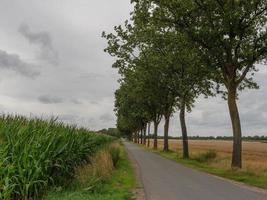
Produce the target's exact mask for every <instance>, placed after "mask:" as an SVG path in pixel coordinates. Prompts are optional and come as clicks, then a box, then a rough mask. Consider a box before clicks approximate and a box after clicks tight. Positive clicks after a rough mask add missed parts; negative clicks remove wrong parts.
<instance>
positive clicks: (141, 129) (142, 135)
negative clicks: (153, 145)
mask: <svg viewBox="0 0 267 200" xmlns="http://www.w3.org/2000/svg"><path fill="white" fill-rule="evenodd" d="M141 144H143V129H141Z"/></svg>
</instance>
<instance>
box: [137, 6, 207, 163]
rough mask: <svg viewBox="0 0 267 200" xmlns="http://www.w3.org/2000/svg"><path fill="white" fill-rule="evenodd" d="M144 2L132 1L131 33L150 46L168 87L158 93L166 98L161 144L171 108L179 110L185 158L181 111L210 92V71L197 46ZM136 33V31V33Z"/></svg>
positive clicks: (166, 145)
mask: <svg viewBox="0 0 267 200" xmlns="http://www.w3.org/2000/svg"><path fill="white" fill-rule="evenodd" d="M151 10H152V11H153V9H150V8H149V7H148V4H147V1H135V11H134V12H133V17H132V19H133V21H134V26H135V30H137V31H135V34H137V35H139V38H140V35H142V38H141V40H142V41H143V43H145V44H147V45H149V46H150V51H153V52H154V55H156V56H155V57H156V58H157V59H158V60H157V62H156V63H158V65H160V67H161V74H162V75H161V79H162V80H163V84H164V85H166V87H167V88H168V89H167V90H166V92H165V93H164V94H162V95H164V96H165V98H167V99H166V100H165V102H166V103H165V108H164V118H165V122H166V123H165V125H164V132H165V134H164V136H165V137H164V146H165V148H164V149H165V150H167V149H168V129H169V119H170V116H171V114H172V112H173V107H175V106H176V107H177V108H178V109H179V110H180V124H181V130H182V136H183V137H182V138H183V157H184V158H189V150H188V137H187V128H186V122H185V112H186V110H187V111H191V109H192V107H193V104H194V101H195V99H196V98H197V97H198V96H199V95H200V94H204V95H206V96H207V95H211V94H212V93H211V86H212V83H211V81H210V77H209V76H210V73H209V71H208V70H207V67H206V65H205V62H203V60H202V57H201V56H200V54H199V52H198V49H197V48H196V47H195V46H194V45H192V44H191V43H190V42H188V39H187V36H186V35H185V34H183V33H182V32H179V31H177V30H175V29H173V28H169V27H168V26H166V23H162V22H161V21H159V20H155V17H153V15H152V14H153V13H151ZM136 32H137V33H136Z"/></svg>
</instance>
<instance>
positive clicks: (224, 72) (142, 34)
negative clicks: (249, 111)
mask: <svg viewBox="0 0 267 200" xmlns="http://www.w3.org/2000/svg"><path fill="white" fill-rule="evenodd" d="M131 2H132V3H133V6H134V10H133V12H132V13H131V18H130V20H126V21H125V23H124V24H123V25H119V26H116V27H114V32H113V33H105V32H103V37H104V38H105V39H106V40H107V44H108V45H107V47H106V49H105V52H107V53H109V54H110V55H111V56H113V57H115V59H116V60H115V62H114V64H113V67H114V68H116V69H118V72H119V74H120V75H121V78H120V80H119V83H120V88H119V89H118V90H117V91H116V93H115V96H116V101H115V111H116V114H117V128H118V130H120V132H121V133H122V134H123V135H125V136H127V137H128V138H129V139H131V140H133V141H134V142H135V143H141V144H147V143H148V142H149V145H151V146H153V148H154V149H158V148H159V146H158V126H159V123H160V122H161V121H162V120H163V122H164V133H163V135H164V136H163V145H162V146H161V148H162V149H163V150H164V151H165V152H168V151H169V149H170V148H169V122H170V118H171V117H172V115H173V113H174V112H179V122H180V127H181V135H180V136H181V139H182V143H183V145H182V158H183V159H185V160H188V159H189V158H190V155H191V153H190V146H189V143H188V140H189V139H190V138H188V132H187V127H188V126H190V125H188V124H187V123H186V114H187V113H190V111H192V109H194V106H195V102H196V100H197V98H199V97H200V96H201V97H206V98H208V97H213V96H215V95H221V96H222V98H224V99H225V100H226V102H227V105H228V112H229V114H230V119H231V125H232V141H233V145H232V148H231V150H232V155H231V162H230V163H229V167H231V168H232V169H231V170H233V172H232V173H236V172H235V170H236V169H241V168H242V153H243V152H242V130H241V120H240V117H239V110H238V94H239V93H240V92H241V91H243V90H245V89H257V88H259V86H258V85H257V83H256V82H255V81H254V80H253V75H254V74H255V73H256V72H257V64H265V63H266V59H267V48H266V44H267V30H266V26H267V0H254V1H239V0H236V1H234V0H233V1H222V0H218V1H214V0H203V1H198V0H173V1H169V0H133V1H131ZM214 112H216V111H214ZM177 121H178V120H177ZM207 123H208V122H207ZM151 127H153V132H151ZM148 135H149V136H152V137H153V141H150V140H148ZM177 137H178V136H177ZM210 155H212V154H211V153H209V155H205V156H204V157H203V158H201V159H200V160H202V159H206V158H205V157H209V156H210ZM213 156H214V154H213ZM185 162H188V161H185Z"/></svg>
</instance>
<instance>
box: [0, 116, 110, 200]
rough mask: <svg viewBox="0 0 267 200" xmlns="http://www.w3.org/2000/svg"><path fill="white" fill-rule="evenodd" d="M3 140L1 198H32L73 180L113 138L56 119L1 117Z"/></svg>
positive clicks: (0, 165) (1, 152)
mask: <svg viewBox="0 0 267 200" xmlns="http://www.w3.org/2000/svg"><path fill="white" fill-rule="evenodd" d="M0 141H1V142H0V199H3V200H10V199H18V200H20V199H23V200H31V199H41V198H42V197H43V195H44V194H45V192H46V190H47V189H48V188H49V187H51V186H58V185H60V186H62V185H65V184H67V183H68V182H70V181H71V179H72V178H73V176H74V170H75V168H76V167H77V166H79V165H82V164H84V163H86V162H88V161H89V158H90V156H92V155H94V154H95V153H96V151H97V150H98V149H99V148H100V147H102V146H103V145H104V144H106V143H108V142H110V141H112V138H111V137H108V136H104V135H99V134H94V133H92V132H89V131H88V130H86V129H82V128H76V127H74V126H70V125H64V124H63V123H60V122H57V121H56V120H55V119H51V120H49V121H45V120H41V119H27V118H25V117H20V116H1V117H0Z"/></svg>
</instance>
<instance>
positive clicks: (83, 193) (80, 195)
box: [46, 145, 136, 200]
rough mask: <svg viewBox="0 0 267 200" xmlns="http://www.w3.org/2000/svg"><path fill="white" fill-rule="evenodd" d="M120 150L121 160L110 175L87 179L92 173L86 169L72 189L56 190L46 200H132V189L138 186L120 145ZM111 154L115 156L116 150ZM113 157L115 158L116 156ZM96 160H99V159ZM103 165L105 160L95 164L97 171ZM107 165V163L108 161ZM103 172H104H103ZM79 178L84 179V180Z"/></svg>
mask: <svg viewBox="0 0 267 200" xmlns="http://www.w3.org/2000/svg"><path fill="white" fill-rule="evenodd" d="M119 148H120V159H118V160H117V161H116V162H117V163H116V166H115V168H114V170H113V171H112V172H111V174H109V175H108V172H105V173H104V175H103V174H102V175H98V176H96V178H92V177H91V178H88V179H87V178H86V175H87V176H88V174H89V176H90V172H88V169H86V167H85V168H83V169H80V170H79V172H78V173H77V174H78V176H77V177H76V179H75V180H74V182H73V184H71V186H70V187H68V188H66V189H63V190H61V191H56V190H57V189H55V191H53V192H50V193H49V194H48V196H47V198H46V200H130V199H131V197H132V189H134V188H135V186H136V180H135V175H134V170H133V168H132V166H131V163H130V160H129V158H128V155H127V152H126V151H125V149H124V147H123V146H122V145H120V146H119ZM110 153H111V154H114V150H112V152H110ZM115 154H117V153H115ZM116 156H117V155H116ZM116 156H115V157H116ZM102 157H103V156H102ZM104 157H105V156H104ZM112 157H113V158H115V157H114V155H113V156H112ZM96 160H99V158H97V159H96ZM104 160H107V159H104ZM113 162H114V160H113ZM101 163H102V165H103V159H102V161H101V159H100V162H99V164H95V165H96V166H95V169H99V168H101V166H100V164H101ZM105 163H107V161H106V162H105ZM97 165H98V166H97ZM105 165H106V164H105ZM89 171H90V170H89ZM101 171H102V172H103V170H101ZM102 172H100V173H102ZM79 177H82V179H83V180H81V178H79ZM84 179H85V180H84ZM86 179H87V180H86ZM86 181H87V183H86ZM88 182H94V183H93V184H92V183H88ZM86 184H89V185H94V186H93V188H92V187H91V186H89V187H88V185H87V186H86Z"/></svg>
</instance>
